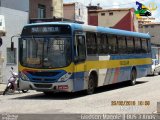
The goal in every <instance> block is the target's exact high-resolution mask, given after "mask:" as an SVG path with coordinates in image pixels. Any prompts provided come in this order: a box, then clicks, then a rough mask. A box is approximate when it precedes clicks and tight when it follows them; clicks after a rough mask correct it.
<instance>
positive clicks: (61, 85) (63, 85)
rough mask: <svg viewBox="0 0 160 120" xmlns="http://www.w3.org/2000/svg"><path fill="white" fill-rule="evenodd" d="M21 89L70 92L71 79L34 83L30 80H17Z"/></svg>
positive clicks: (71, 86) (71, 89)
mask: <svg viewBox="0 0 160 120" xmlns="http://www.w3.org/2000/svg"><path fill="white" fill-rule="evenodd" d="M19 87H20V89H21V90H36V91H42V92H44V91H54V92H63V91H64V92H72V91H73V80H72V79H69V80H67V81H65V82H56V83H34V82H30V81H24V80H21V79H20V80H19Z"/></svg>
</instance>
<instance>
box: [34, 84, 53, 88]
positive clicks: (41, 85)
mask: <svg viewBox="0 0 160 120" xmlns="http://www.w3.org/2000/svg"><path fill="white" fill-rule="evenodd" d="M34 86H35V87H37V88H51V87H52V84H34Z"/></svg>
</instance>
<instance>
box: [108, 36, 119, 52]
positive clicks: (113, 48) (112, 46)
mask: <svg viewBox="0 0 160 120" xmlns="http://www.w3.org/2000/svg"><path fill="white" fill-rule="evenodd" d="M107 36H108V45H109V53H110V54H117V53H118V46H117V39H116V36H115V35H107Z"/></svg>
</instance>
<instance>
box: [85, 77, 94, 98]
mask: <svg viewBox="0 0 160 120" xmlns="http://www.w3.org/2000/svg"><path fill="white" fill-rule="evenodd" d="M95 87H96V83H95V77H94V76H93V75H91V76H90V77H89V80H88V89H87V91H86V93H87V94H88V95H91V94H93V93H94V91H95Z"/></svg>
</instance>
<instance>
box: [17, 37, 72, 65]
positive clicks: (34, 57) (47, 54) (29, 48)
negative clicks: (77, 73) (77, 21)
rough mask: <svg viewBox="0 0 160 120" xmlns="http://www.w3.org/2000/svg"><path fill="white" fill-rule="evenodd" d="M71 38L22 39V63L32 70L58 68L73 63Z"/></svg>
mask: <svg viewBox="0 0 160 120" xmlns="http://www.w3.org/2000/svg"><path fill="white" fill-rule="evenodd" d="M70 39H71V38H69V37H66V38H65V37H46V38H45V37H44V38H38V37H37V38H36V37H30V38H22V39H21V40H20V56H21V57H20V63H21V64H22V65H23V66H25V67H31V68H58V67H65V66H67V65H69V64H70V63H71V45H70Z"/></svg>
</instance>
